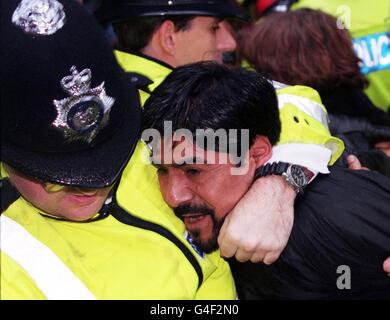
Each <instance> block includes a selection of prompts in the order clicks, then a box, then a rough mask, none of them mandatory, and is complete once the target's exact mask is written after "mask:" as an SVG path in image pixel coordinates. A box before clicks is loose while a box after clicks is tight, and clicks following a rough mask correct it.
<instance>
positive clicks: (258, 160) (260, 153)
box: [249, 136, 272, 167]
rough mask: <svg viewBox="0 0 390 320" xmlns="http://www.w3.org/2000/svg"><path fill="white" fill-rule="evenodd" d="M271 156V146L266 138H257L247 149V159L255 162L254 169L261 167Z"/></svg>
mask: <svg viewBox="0 0 390 320" xmlns="http://www.w3.org/2000/svg"><path fill="white" fill-rule="evenodd" d="M271 156H272V144H271V142H269V139H268V138H267V137H266V136H257V137H256V138H255V141H254V142H253V144H252V146H251V147H250V149H249V158H250V159H253V160H254V161H255V164H256V167H260V166H262V165H263V164H264V163H266V162H267V161H268V160H269V159H270V158H271Z"/></svg>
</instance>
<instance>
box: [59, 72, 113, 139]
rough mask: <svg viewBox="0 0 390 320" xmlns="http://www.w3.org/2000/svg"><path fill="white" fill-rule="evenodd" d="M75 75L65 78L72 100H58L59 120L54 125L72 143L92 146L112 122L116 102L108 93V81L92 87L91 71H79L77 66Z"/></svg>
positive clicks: (62, 85)
mask: <svg viewBox="0 0 390 320" xmlns="http://www.w3.org/2000/svg"><path fill="white" fill-rule="evenodd" d="M70 72H71V73H72V74H71V75H69V76H66V77H64V78H62V80H61V87H62V89H63V90H64V91H65V92H67V93H68V95H70V97H69V98H65V99H62V100H54V101H53V103H54V105H55V107H56V109H57V113H58V114H57V118H56V119H55V121H54V122H53V124H52V125H53V126H54V127H55V128H57V129H58V130H60V131H62V132H63V134H64V137H65V139H67V140H68V141H75V140H81V141H85V142H87V143H91V142H92V140H93V139H94V138H95V137H96V135H97V134H98V132H99V131H100V130H101V129H102V128H104V127H105V126H106V125H107V123H108V120H109V114H110V111H111V108H112V105H113V104H114V102H115V99H114V98H112V97H110V96H108V95H107V94H106V91H105V88H104V82H102V83H101V84H100V85H99V86H98V87H96V88H92V89H91V88H90V87H91V70H90V69H84V70H82V71H81V72H78V71H77V69H76V67H75V66H72V68H71V69H70Z"/></svg>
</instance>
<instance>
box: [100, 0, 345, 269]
mask: <svg viewBox="0 0 390 320" xmlns="http://www.w3.org/2000/svg"><path fill="white" fill-rule="evenodd" d="M95 15H96V17H97V18H98V20H99V21H100V22H101V23H103V24H107V23H112V24H113V27H114V30H115V31H116V34H117V36H118V44H117V46H116V47H117V50H116V51H115V56H116V58H117V60H118V62H119V64H120V65H121V66H122V68H123V69H124V70H125V71H127V72H131V73H132V74H133V76H132V77H133V78H134V79H135V80H136V81H137V82H138V84H140V83H142V82H143V84H144V85H143V86H141V88H140V95H141V99H142V102H143V103H144V102H145V101H146V99H147V98H148V97H149V95H150V93H151V92H152V91H153V90H154V89H155V88H156V87H157V86H158V85H159V84H160V83H161V82H162V81H163V80H164V79H165V77H166V76H167V75H168V74H169V73H170V72H171V71H172V70H173V68H176V67H179V66H182V65H184V64H188V63H191V62H199V61H206V60H212V61H217V62H222V60H223V54H224V53H226V52H230V51H233V50H235V49H236V46H237V44H236V40H235V38H234V36H233V35H232V30H231V25H230V24H229V23H228V21H227V20H226V19H235V20H243V19H244V15H243V13H242V12H241V11H240V9H239V8H238V6H237V5H236V4H234V2H233V1H227V0H213V1H205V0H196V1H191V2H188V1H184V0H183V1H182V0H178V1H163V0H160V1H153V2H151V1H142V0H132V1H129V0H121V1H115V2H114V1H103V5H102V6H101V7H100V8H99V10H98V11H97V12H95ZM134 73H136V74H137V75H139V76H137V77H134ZM145 78H146V79H145ZM280 88H281V96H282V95H283V97H281V99H282V100H281V108H283V110H284V111H283V112H282V123H283V127H284V130H283V134H282V138H281V141H280V145H279V146H278V147H277V148H276V149H275V150H274V153H273V154H274V156H273V158H272V159H270V161H271V162H277V161H284V162H292V163H295V164H299V165H301V166H303V167H306V168H309V169H310V170H306V171H305V172H306V173H307V180H308V181H311V180H312V179H313V177H314V176H315V174H316V173H318V172H322V173H328V172H329V171H328V168H327V165H328V164H329V163H333V162H334V161H335V160H336V159H337V158H338V157H339V156H340V154H341V152H342V149H343V145H342V142H341V141H339V140H338V139H333V138H332V137H331V135H330V134H329V130H328V128H327V115H326V110H325V109H324V108H323V106H321V102H320V101H318V99H319V97H318V94H317V93H316V92H315V91H314V90H312V89H310V88H303V87H299V88H298V89H297V90H295V89H293V90H292V89H291V88H283V86H280ZM301 98H303V99H304V101H307V100H309V101H310V102H309V103H310V104H311V105H312V106H313V109H312V112H311V111H308V110H310V109H308V108H304V107H301V108H300V107H299V106H297V105H296V103H295V102H296V101H297V100H300V99H301ZM298 104H299V103H298ZM285 107H286V108H285ZM307 111H308V112H307ZM296 117H305V118H307V119H310V123H311V124H312V126H311V127H308V126H306V125H305V124H304V122H301V123H299V124H297V123H296V122H295V121H294V119H296ZM302 119H303V118H302ZM305 136H307V137H310V138H306V140H305V139H301V138H302V137H305ZM329 141H333V142H334V143H329V144H328V143H327V142H329ZM291 143H293V144H291ZM327 145H332V146H333V147H334V148H333V149H330V148H329V147H327ZM147 157H148V151H147V148H146V147H145V145H144V144H143V143H142V142H141V143H140V144H139V145H138V146H137V149H136V151H135V154H134V156H133V158H132V160H131V161H130V163H129V165H128V166H127V168H126V170H125V172H124V175H123V177H124V178H123V179H122V182H121V185H120V187H119V190H118V192H119V194H120V193H121V190H122V188H123V189H124V190H126V189H135V188H136V189H137V190H139V193H138V194H137V195H136V194H134V197H135V198H136V199H142V198H145V197H147V198H148V199H149V200H150V201H152V202H154V203H155V206H156V208H160V210H163V211H164V210H165V211H166V213H167V214H168V213H169V212H170V213H171V215H172V212H171V211H170V209H169V208H168V207H167V206H166V204H165V203H164V201H163V199H162V197H161V194H160V191H159V188H158V182H157V178H156V177H157V174H156V170H155V168H154V167H153V166H151V165H146V164H145V161H143V159H145V158H147ZM295 197H296V193H295V191H294V189H293V188H292V187H291V186H290V185H289V184H288V183H287V182H286V181H285V180H284V179H283V178H281V177H277V176H270V177H266V178H265V179H261V180H259V181H257V182H256V183H255V184H254V185H253V187H252V188H251V189H250V190H249V192H248V193H247V194H246V196H245V197H244V198H243V199H242V201H240V203H239V204H238V205H237V206H236V207H235V208H234V209H233V211H232V212H231V214H230V215H229V216H228V218H227V219H226V220H225V223H224V226H223V228H222V230H221V233H220V237H219V241H220V248H221V253H222V255H223V256H226V257H231V256H235V257H236V258H237V259H238V260H239V261H247V260H251V261H252V262H261V261H263V262H264V263H267V264H268V263H272V262H274V261H275V260H276V259H277V258H278V256H279V255H280V253H281V251H282V250H283V249H284V247H285V245H286V243H287V240H288V237H289V234H290V231H291V227H292V224H293V219H294V215H293V203H294V200H295ZM270 198H272V199H273V201H269V199H270ZM124 201H126V205H127V206H128V207H129V208H131V211H132V212H135V213H136V212H138V211H139V212H143V211H144V210H143V208H142V207H140V206H137V207H135V206H134V205H135V202H134V201H132V199H129V198H128V200H124ZM141 203H142V202H141ZM258 208H263V210H261V211H259V210H258ZM172 219H173V218H172ZM189 241H190V240H189Z"/></svg>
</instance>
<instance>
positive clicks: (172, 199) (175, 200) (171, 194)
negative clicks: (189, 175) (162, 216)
mask: <svg viewBox="0 0 390 320" xmlns="http://www.w3.org/2000/svg"><path fill="white" fill-rule="evenodd" d="M167 175H168V176H167V177H166V179H163V181H160V183H161V182H163V183H162V185H161V189H162V194H163V197H164V200H165V201H166V202H167V203H168V205H169V206H170V207H172V208H176V207H178V206H179V205H182V204H185V203H188V202H190V201H191V200H192V199H193V198H194V195H193V192H192V190H191V188H190V186H189V183H188V180H187V179H186V178H185V176H184V173H183V172H180V171H179V172H172V173H169V174H167Z"/></svg>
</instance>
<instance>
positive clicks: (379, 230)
mask: <svg viewBox="0 0 390 320" xmlns="http://www.w3.org/2000/svg"><path fill="white" fill-rule="evenodd" d="M388 256H390V179H389V178H387V177H385V176H383V175H380V174H377V173H374V172H368V171H350V170H347V169H342V168H336V167H335V168H333V170H332V173H331V175H330V176H322V177H319V178H318V179H317V181H315V182H314V183H313V185H311V186H310V188H309V189H308V190H307V192H306V194H304V195H303V196H302V197H301V198H300V199H299V200H298V201H297V203H296V217H295V222H294V227H293V231H292V234H291V236H290V239H289V243H288V245H287V247H286V249H285V250H284V251H283V253H282V255H281V257H280V258H279V260H278V261H277V262H276V263H274V264H273V265H271V266H266V265H264V264H252V263H244V264H241V263H237V262H233V263H232V270H233V274H234V276H235V279H236V285H237V289H238V293H239V298H243V299H378V298H379V299H390V278H389V277H388V276H387V275H386V273H385V272H384V271H383V269H382V264H383V261H384V260H385V259H386V258H387V257H388ZM340 266H347V267H348V268H349V269H350V271H351V289H341V288H339V287H338V286H337V281H338V279H339V277H340V276H343V275H344V274H343V273H341V274H340V273H337V271H338V268H339V267H340Z"/></svg>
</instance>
